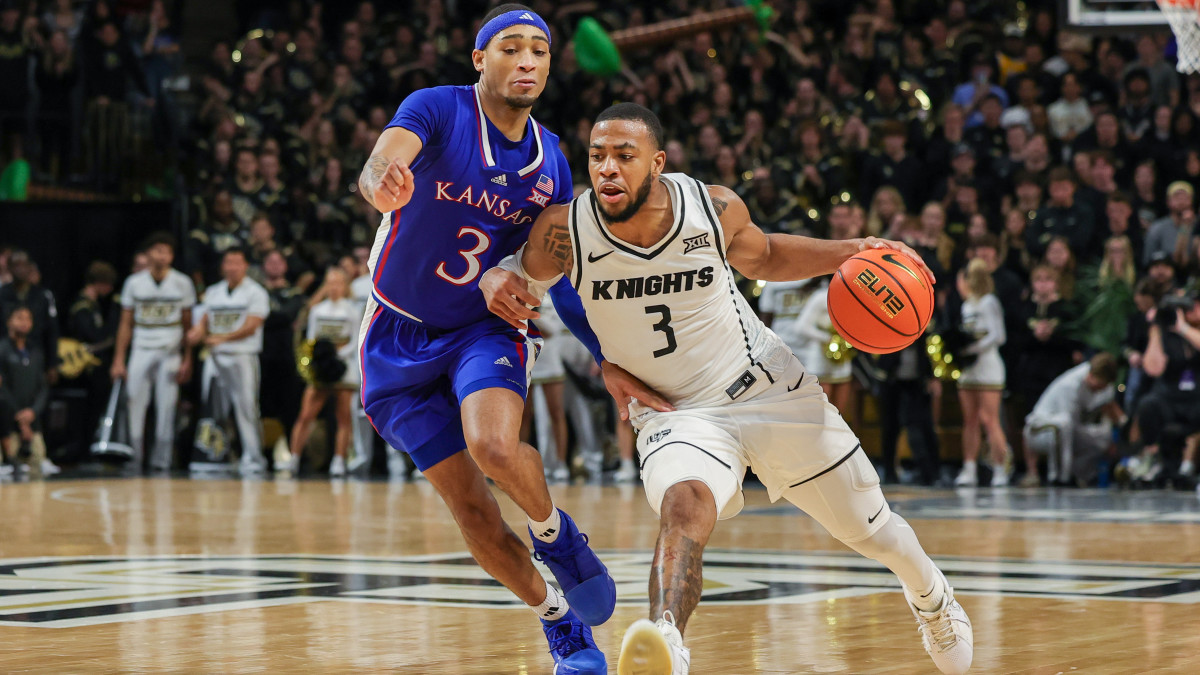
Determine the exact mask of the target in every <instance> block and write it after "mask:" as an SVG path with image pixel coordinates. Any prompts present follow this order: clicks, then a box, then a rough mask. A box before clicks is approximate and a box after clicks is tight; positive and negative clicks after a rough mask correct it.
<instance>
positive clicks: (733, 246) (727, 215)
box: [708, 185, 933, 281]
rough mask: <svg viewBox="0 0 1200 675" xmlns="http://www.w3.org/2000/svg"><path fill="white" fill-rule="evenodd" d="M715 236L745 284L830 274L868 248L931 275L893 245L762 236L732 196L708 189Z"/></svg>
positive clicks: (914, 255)
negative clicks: (892, 253) (895, 254)
mask: <svg viewBox="0 0 1200 675" xmlns="http://www.w3.org/2000/svg"><path fill="white" fill-rule="evenodd" d="M708 194H709V196H710V197H712V202H713V206H714V207H715V208H716V210H717V217H718V218H719V219H720V221H721V230H722V232H723V233H724V236H725V255H726V257H727V258H728V259H729V264H730V265H732V266H733V267H734V269H736V270H737V271H739V272H741V273H742V274H743V275H745V276H746V277H748V278H750V279H761V280H763V281H796V280H799V279H808V278H811V277H819V276H823V275H826V274H833V273H834V272H836V271H837V268H839V267H841V266H842V263H844V262H846V260H847V259H849V258H850V257H851V256H853V255H854V254H855V253H858V252H859V251H865V250H866V249H869V248H890V249H894V250H897V251H900V252H901V253H904V254H906V255H908V256H909V257H911V258H912V259H913V260H914V261H916V262H917V264H919V265H920V266H921V269H922V270H923V271H924V272H925V274H926V275H928V276H929V278H930V279H931V280H932V279H933V272H930V271H929V268H928V267H927V266H926V265H925V262H924V261H923V260H921V256H920V255H918V254H917V252H916V251H914V250H912V249H911V248H909V246H908V245H907V244H905V243H903V242H899V241H889V240H887V239H878V238H876V237H866V238H865V239H844V240H840V241H833V240H828V239H813V238H812V237H800V236H797V235H791V234H767V233H765V232H763V231H762V230H760V229H759V228H758V226H757V225H755V224H754V223H753V221H751V220H750V212H749V211H748V210H747V209H746V204H745V203H744V202H743V201H742V198H741V197H739V196H737V193H735V192H734V191H733V190H730V189H729V188H727V187H722V186H719V185H710V186H708Z"/></svg>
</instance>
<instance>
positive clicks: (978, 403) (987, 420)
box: [954, 259, 1010, 487]
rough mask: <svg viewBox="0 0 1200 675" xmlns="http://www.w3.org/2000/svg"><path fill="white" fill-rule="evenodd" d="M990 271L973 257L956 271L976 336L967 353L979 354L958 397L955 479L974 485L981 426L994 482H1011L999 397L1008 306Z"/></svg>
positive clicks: (968, 329)
mask: <svg viewBox="0 0 1200 675" xmlns="http://www.w3.org/2000/svg"><path fill="white" fill-rule="evenodd" d="M993 289H994V286H993V282H992V273H991V270H989V269H988V267H987V263H985V262H984V261H982V260H979V259H976V260H972V261H971V262H970V264H968V265H967V267H966V269H965V270H963V271H961V272H959V274H958V293H959V295H961V296H962V298H963V304H962V329H963V331H964V332H965V333H967V334H968V335H972V336H974V337H975V341H974V342H972V343H971V344H970V345H968V346H967V348H966V350H965V351H966V353H968V354H974V355H976V356H977V357H978V358H977V359H976V361H975V362H974V363H972V364H971V365H970V366H968V367H966V368H964V369H963V371H962V375H961V376H960V377H959V378H958V400H959V403H960V404H961V405H962V413H963V429H962V449H963V468H962V471H961V472H960V473H959V474H958V478H957V479H955V481H954V484H955V485H975V484H976V483H977V482H978V478H977V476H976V469H975V462H976V460H977V459H978V458H979V442H980V431H981V427H982V431H985V432H987V437H988V446H989V447H990V448H991V453H992V466H993V467H994V468H995V473H994V474H993V475H992V486H993V487H1002V486H1004V485H1008V478H1009V473H1010V469H1009V465H1010V460H1009V454H1010V453H1009V450H1008V439H1007V438H1005V436H1004V428H1003V427H1002V426H1001V425H1000V397H1001V396H1002V395H1003V393H1004V375H1005V372H1004V361H1003V360H1002V359H1001V358H1000V346H1001V345H1003V344H1004V341H1005V340H1006V339H1007V337H1006V335H1005V332H1004V310H1003V308H1001V306H1000V301H999V300H997V299H996V296H995V295H993V294H992V290H993Z"/></svg>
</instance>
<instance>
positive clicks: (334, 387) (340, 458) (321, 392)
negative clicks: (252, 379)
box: [291, 267, 362, 476]
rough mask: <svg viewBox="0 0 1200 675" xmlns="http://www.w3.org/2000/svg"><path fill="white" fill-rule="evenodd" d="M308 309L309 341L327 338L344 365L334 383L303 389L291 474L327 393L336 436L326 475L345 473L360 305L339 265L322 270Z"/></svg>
mask: <svg viewBox="0 0 1200 675" xmlns="http://www.w3.org/2000/svg"><path fill="white" fill-rule="evenodd" d="M312 302H316V304H315V305H312V306H311V308H310V309H309V311H308V332H307V334H306V336H305V337H306V338H307V339H309V340H329V341H330V342H332V343H333V345H334V346H335V347H336V348H337V355H338V358H339V359H341V361H342V362H343V363H344V364H346V371H345V373H344V374H343V375H342V377H341V379H340V380H339V381H338V382H336V383H310V384H309V385H308V386H307V387H305V389H304V398H303V399H302V400H301V403H300V416H299V417H298V418H297V419H296V425H295V426H294V427H292V443H291V446H292V466H291V470H292V474H293V475H294V474H296V473H297V472H298V471H299V469H300V455H301V453H302V452H303V451H304V446H305V445H307V444H308V437H309V435H310V434H311V433H312V426H313V422H315V421H316V419H317V415H318V414H319V413H320V412H321V408H322V407H324V406H325V401H326V399H328V398H329V396H330V394H332V395H333V396H335V397H336V400H335V408H334V416H335V418H336V419H337V436H336V437H335V442H334V457H333V463H332V464H330V466H329V475H330V476H344V475H345V474H346V450H347V448H349V447H350V439H351V437H352V434H353V427H352V425H351V421H350V405H351V401H352V399H353V398H354V396H355V394H356V393H357V392H358V388H359V385H360V384H361V381H362V374H361V372H360V370H359V365H358V329H359V324H360V323H361V322H362V306H361V305H360V304H359V303H358V302H357V301H356V300H354V298H352V297H351V296H350V277H349V275H348V274H346V271H345V270H343V269H342V268H340V267H330V268H329V270H328V271H327V272H326V273H325V283H323V284H322V285H321V288H320V289H318V290H317V292H316V294H315V295H314V296H313V298H312V300H311V301H310V304H311V303H312Z"/></svg>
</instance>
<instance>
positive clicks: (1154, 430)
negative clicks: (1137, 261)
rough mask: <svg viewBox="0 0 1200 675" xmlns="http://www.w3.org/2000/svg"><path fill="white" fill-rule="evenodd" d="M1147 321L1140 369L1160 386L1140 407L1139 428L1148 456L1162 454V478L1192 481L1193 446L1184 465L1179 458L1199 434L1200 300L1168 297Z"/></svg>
mask: <svg viewBox="0 0 1200 675" xmlns="http://www.w3.org/2000/svg"><path fill="white" fill-rule="evenodd" d="M1146 319H1147V321H1149V322H1150V342H1149V344H1148V345H1147V347H1146V353H1145V356H1144V357H1143V360H1142V365H1143V368H1144V369H1145V371H1146V374H1147V375H1149V376H1150V377H1156V378H1158V381H1157V382H1155V384H1154V386H1153V387H1152V388H1151V390H1150V392H1149V393H1148V394H1147V395H1146V396H1145V397H1144V398H1143V399H1142V400H1141V402H1140V403H1139V404H1138V426H1139V428H1140V429H1141V433H1142V440H1143V441H1144V443H1145V446H1146V447H1145V451H1146V454H1147V455H1153V454H1155V453H1158V454H1160V456H1161V459H1162V467H1163V474H1164V475H1165V476H1166V477H1167V478H1171V477H1172V476H1173V475H1174V476H1177V477H1182V478H1184V479H1190V476H1191V474H1192V473H1193V471H1194V464H1193V462H1194V459H1195V458H1194V454H1195V448H1194V443H1187V445H1188V448H1187V450H1186V452H1184V453H1183V457H1182V461H1180V460H1179V452H1180V450H1181V449H1182V448H1183V446H1184V445H1185V443H1186V440H1187V439H1188V438H1189V437H1191V436H1194V435H1195V434H1197V432H1200V389H1197V380H1198V379H1200V296H1197V295H1195V294H1194V293H1190V294H1186V295H1168V296H1167V297H1165V298H1163V300H1162V301H1161V302H1160V303H1159V305H1158V307H1157V308H1154V309H1151V310H1150V311H1149V312H1147V313H1146ZM1176 467H1178V468H1177V469H1176Z"/></svg>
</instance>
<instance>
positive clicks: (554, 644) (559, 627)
mask: <svg viewBox="0 0 1200 675" xmlns="http://www.w3.org/2000/svg"><path fill="white" fill-rule="evenodd" d="M577 632H578V628H576V626H575V624H573V623H571V622H570V621H560V622H558V623H556V624H554V625H553V626H551V627H550V630H549V632H547V633H546V639H547V640H549V642H550V651H551V652H558V655H559V656H561V657H563V658H566V657H568V656H570V655H571V654H574V653H575V652H577V651H580V650H582V649H584V648H585V647H586V645H585V644H584V643H583V636H582V635H578V637H577Z"/></svg>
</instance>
